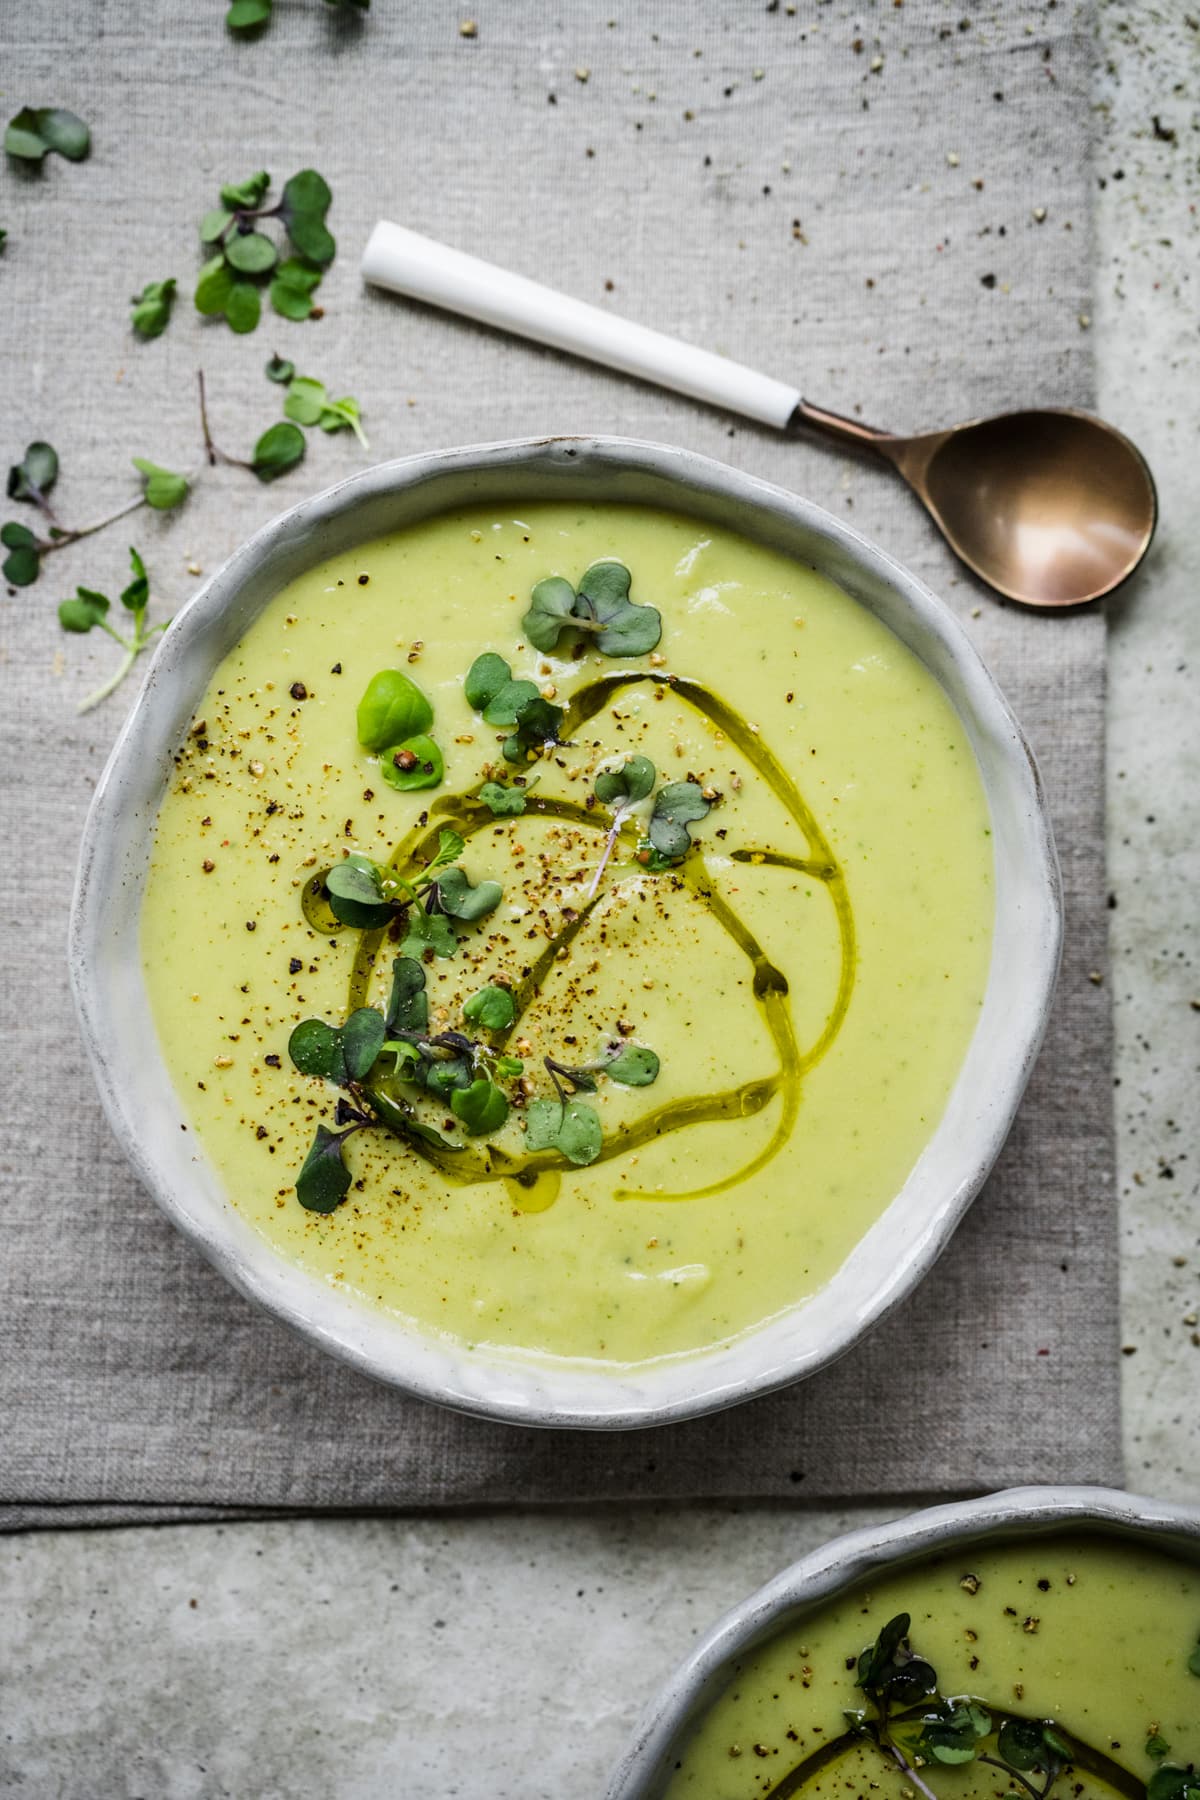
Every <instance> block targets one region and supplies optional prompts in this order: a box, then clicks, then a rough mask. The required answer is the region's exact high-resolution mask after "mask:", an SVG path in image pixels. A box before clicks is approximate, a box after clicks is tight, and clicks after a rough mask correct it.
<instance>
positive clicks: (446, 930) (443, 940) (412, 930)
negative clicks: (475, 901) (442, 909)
mask: <svg viewBox="0 0 1200 1800" xmlns="http://www.w3.org/2000/svg"><path fill="white" fill-rule="evenodd" d="M457 949H458V939H457V938H456V937H455V935H454V933H453V932H452V931H451V929H450V926H449V923H448V921H447V920H446V918H445V916H444V915H443V914H442V913H427V912H422V911H421V910H420V909H419V908H417V907H414V908H413V910H412V912H411V913H410V914H409V917H408V930H407V932H406V933H405V936H404V938H403V940H402V942H401V944H400V954H401V956H413V957H417V958H420V957H423V956H424V955H425V952H426V951H427V950H431V951H432V952H433V954H434V955H435V956H441V957H446V956H453V955H454V953H455V951H456V950H457Z"/></svg>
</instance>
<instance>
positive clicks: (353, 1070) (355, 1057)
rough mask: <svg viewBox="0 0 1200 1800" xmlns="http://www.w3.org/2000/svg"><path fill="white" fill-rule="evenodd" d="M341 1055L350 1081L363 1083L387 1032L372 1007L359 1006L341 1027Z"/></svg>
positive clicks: (379, 1016)
mask: <svg viewBox="0 0 1200 1800" xmlns="http://www.w3.org/2000/svg"><path fill="white" fill-rule="evenodd" d="M341 1035H342V1055H343V1057H344V1058H345V1061H346V1072H347V1074H348V1075H349V1077H350V1080H351V1081H363V1080H365V1078H366V1077H367V1075H369V1074H370V1072H371V1067H372V1065H373V1064H374V1062H375V1059H376V1057H377V1056H378V1055H379V1052H380V1051H381V1050H382V1048H383V1040H384V1038H385V1037H386V1036H387V1030H386V1027H385V1025H384V1022H383V1019H382V1017H381V1015H380V1014H379V1013H377V1012H376V1011H375V1008H374V1007H373V1006H360V1007H358V1008H357V1010H356V1011H354V1012H352V1013H351V1014H350V1017H349V1018H348V1019H347V1020H346V1023H345V1024H344V1025H343V1026H342V1034H341Z"/></svg>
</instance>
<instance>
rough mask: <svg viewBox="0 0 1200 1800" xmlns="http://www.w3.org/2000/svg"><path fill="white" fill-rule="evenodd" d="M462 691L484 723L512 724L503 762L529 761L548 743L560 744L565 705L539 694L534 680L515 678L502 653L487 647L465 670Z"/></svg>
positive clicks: (504, 744) (504, 746)
mask: <svg viewBox="0 0 1200 1800" xmlns="http://www.w3.org/2000/svg"><path fill="white" fill-rule="evenodd" d="M463 693H464V695H465V696H466V700H467V704H468V706H471V707H473V708H474V710H475V711H476V712H478V713H482V714H483V719H484V723H485V724H487V725H500V726H511V728H512V729H511V732H510V735H509V736H508V737H506V738H505V739H504V742H503V746H502V748H503V755H504V759H505V761H506V762H511V763H520V762H532V761H534V760H536V758H537V757H538V756H539V755H540V754H541V752H542V751H543V750H544V749H545V747H546V746H547V745H548V744H561V743H562V741H563V740H562V738H561V736H560V735H559V733H560V730H561V727H562V722H563V720H564V718H565V717H566V708H565V707H562V706H555V705H554V704H553V703H552V702H551V701H549V700H547V699H545V698H544V697H543V696H542V694H541V693H539V691H538V688H537V685H536V683H534V682H532V681H526V680H517V679H514V676H513V672H512V670H511V668H510V667H509V665H508V664H507V663H506V662H505V660H504V658H503V657H502V656H497V654H496V652H495V651H494V650H486V651H485V652H484V653H483V655H482V656H477V657H476V658H475V661H474V662H473V663H472V664H471V667H470V668H469V669H468V670H467V676H466V680H465V681H464V683H463Z"/></svg>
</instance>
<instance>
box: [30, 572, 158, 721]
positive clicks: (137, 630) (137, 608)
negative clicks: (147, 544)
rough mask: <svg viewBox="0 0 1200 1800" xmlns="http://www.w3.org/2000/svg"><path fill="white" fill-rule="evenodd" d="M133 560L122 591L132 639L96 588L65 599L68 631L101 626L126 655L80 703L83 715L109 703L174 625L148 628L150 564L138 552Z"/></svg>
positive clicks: (62, 616)
mask: <svg viewBox="0 0 1200 1800" xmlns="http://www.w3.org/2000/svg"><path fill="white" fill-rule="evenodd" d="M129 560H130V563H131V564H132V567H133V580H132V581H131V582H130V583H129V584H128V586H127V587H125V588H123V589H122V590H121V605H122V606H123V607H124V608H125V610H126V612H128V613H129V614H130V616H131V618H132V621H133V631H132V633H131V634H130V635H129V636H128V637H126V636H125V635H124V634H123V633H122V632H119V631H116V630H114V628H113V626H112V625H111V624H110V623H109V619H108V613H109V610H110V607H111V604H112V603H111V601H109V600H108V598H107V597H106V596H105V595H104V594H99V593H97V592H96V591H95V589H93V588H85V587H80V588H77V589H76V590H75V597H74V599H71V600H63V601H62V602H61V603H60V605H59V608H58V622H59V624H60V625H61V626H62V628H63V630H64V631H71V632H78V633H80V634H83V633H86V632H89V631H91V630H93V629H94V628H95V627H97V626H98V627H99V629H100V630H101V631H105V632H107V633H108V635H109V637H110V638H112V639H113V641H114V642H115V643H117V644H119V645H120V646H121V648H122V650H123V651H124V652H125V655H124V657H123V659H122V661H121V662H120V664H119V665H118V667H117V669H116V670H115V672H114V673H113V674H112V675H111V676H110V677H109V679H108V680H107V681H106V682H104V683H103V685H102V686H100V687H98V688H97V689H96V690H95V692H94V693H91V694H89V695H88V696H87V697H86V699H84V700H81V701H80V703H79V711H80V712H81V713H84V712H90V711H91V709H92V708H93V707H94V706H99V704H100V702H101V701H102V700H107V698H108V696H109V695H110V694H111V693H113V692H114V691H115V690H116V689H117V688H118V687H120V685H121V683H122V682H123V681H124V679H125V677H126V676H127V675H128V674H129V671H130V670H131V669H132V668H133V665H134V663H135V662H136V661H137V659H138V657H139V656H140V655H141V654H142V651H143V650H145V649H146V648H147V646H148V645H149V644H150V643H151V641H152V640H153V639H154V638H156V637H157V636H158V635H159V633H160V632H163V631H165V630H166V629H167V625H168V624H169V623H170V621H169V620H164V621H163V623H162V624H160V625H150V626H147V624H146V612H147V610H148V608H149V605H150V578H149V576H148V575H147V573H146V565H145V563H144V562H143V561H142V559H141V557H140V556H139V555H138V553H137V551H136V550H134V549H131V550H130V552H129Z"/></svg>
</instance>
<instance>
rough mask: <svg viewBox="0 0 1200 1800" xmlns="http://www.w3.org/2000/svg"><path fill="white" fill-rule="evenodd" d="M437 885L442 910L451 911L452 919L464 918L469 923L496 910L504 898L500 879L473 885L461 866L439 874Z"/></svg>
mask: <svg viewBox="0 0 1200 1800" xmlns="http://www.w3.org/2000/svg"><path fill="white" fill-rule="evenodd" d="M436 887H437V896H438V904H439V906H440V907H441V909H442V911H443V912H445V913H449V914H450V917H451V918H452V919H463V920H465V921H467V922H468V923H469V922H471V921H473V920H475V919H482V918H483V917H484V916H485V914H487V913H490V912H494V911H495V909H496V907H497V906H499V904H500V902H501V900H502V899H503V898H504V889H503V888H502V887H501V886H500V883H499V882H498V881H481V882H479V883H478V884H477V885H476V886H472V884H471V882H470V881H469V880H468V879H467V876H466V874H465V873H464V871H463V870H462V869H459V868H451V869H447V870H446V872H445V874H444V875H439V876H438V878H437V882H436Z"/></svg>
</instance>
